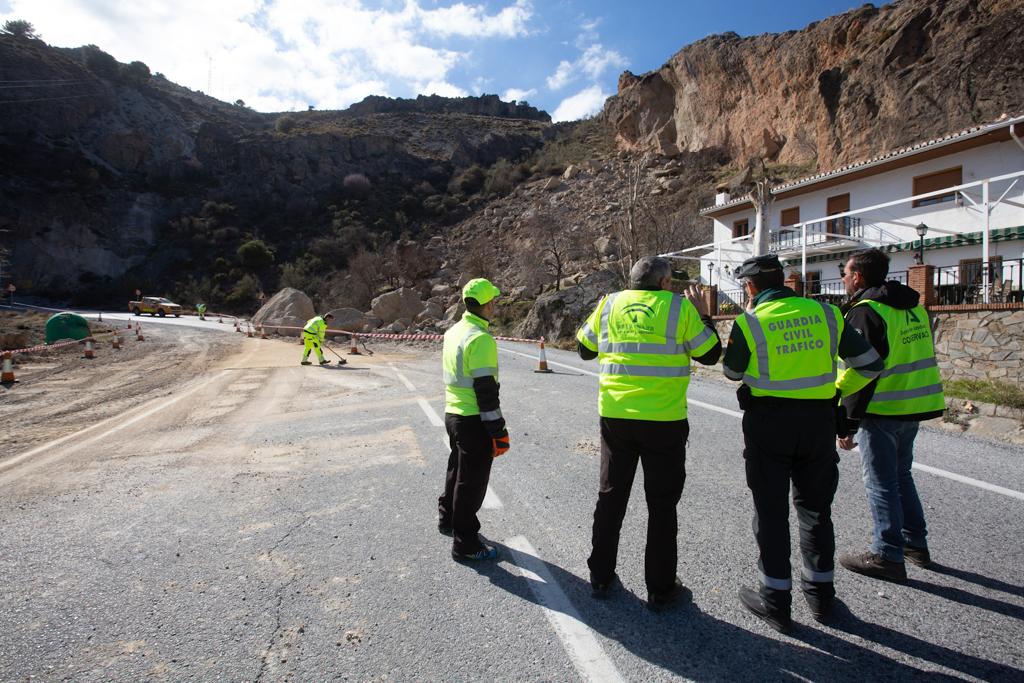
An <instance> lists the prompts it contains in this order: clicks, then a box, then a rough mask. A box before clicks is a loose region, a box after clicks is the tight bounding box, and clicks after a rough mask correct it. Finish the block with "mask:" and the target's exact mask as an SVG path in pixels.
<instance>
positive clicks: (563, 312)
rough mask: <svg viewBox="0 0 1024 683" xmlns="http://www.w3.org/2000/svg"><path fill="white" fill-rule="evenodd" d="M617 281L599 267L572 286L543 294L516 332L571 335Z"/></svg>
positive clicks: (547, 336)
mask: <svg viewBox="0 0 1024 683" xmlns="http://www.w3.org/2000/svg"><path fill="white" fill-rule="evenodd" d="M620 285H621V282H620V280H619V276H618V275H616V274H615V273H614V272H612V271H610V270H599V271H597V272H596V273H591V274H590V275H588V276H586V277H585V278H583V280H581V281H580V283H579V284H578V285H576V286H574V287H570V288H569V289H564V290H562V291H558V292H552V293H550V294H545V295H543V296H541V297H540V298H538V299H537V302H536V303H535V304H534V305H533V308H531V309H530V312H529V313H528V314H527V316H526V319H525V320H524V321H523V322H522V324H520V326H519V328H518V330H517V334H519V335H521V336H523V337H529V338H533V339H535V338H538V337H544V338H545V339H571V338H572V337H574V336H575V335H576V330H577V329H579V326H580V325H581V324H582V323H583V321H584V320H586V318H587V316H588V315H590V312H591V311H592V310H593V309H594V306H596V305H597V302H598V301H599V300H600V299H601V297H602V296H604V295H605V294H608V293H610V292H614V291H615V290H617V289H619V288H620Z"/></svg>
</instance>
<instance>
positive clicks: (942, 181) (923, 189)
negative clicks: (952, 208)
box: [913, 166, 964, 208]
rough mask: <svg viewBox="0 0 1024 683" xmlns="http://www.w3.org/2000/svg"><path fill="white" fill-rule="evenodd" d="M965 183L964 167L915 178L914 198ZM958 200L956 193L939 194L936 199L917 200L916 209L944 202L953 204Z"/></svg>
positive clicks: (915, 202)
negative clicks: (952, 202)
mask: <svg viewBox="0 0 1024 683" xmlns="http://www.w3.org/2000/svg"><path fill="white" fill-rule="evenodd" d="M963 182H964V181H963V167H961V166H957V167H956V168H950V169H946V170H945V171H939V172H938V173H929V174H928V175H919V176H917V177H916V178H914V196H915V197H916V196H917V195H919V194H927V193H928V192H935V191H937V190H942V189H945V188H947V187H956V186H957V185H960V184H962V183H963ZM955 199H956V192H949V193H947V194H939V195H935V196H934V197H928V198H927V199H915V200H914V204H913V205H914V207H915V208H916V207H918V206H930V205H932V204H941V203H943V202H951V201H954V200H955Z"/></svg>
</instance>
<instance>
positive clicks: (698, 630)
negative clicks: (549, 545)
mask: <svg viewBox="0 0 1024 683" xmlns="http://www.w3.org/2000/svg"><path fill="white" fill-rule="evenodd" d="M495 545H497V546H498V547H499V551H500V553H501V555H500V557H501V558H502V559H501V560H499V562H497V563H485V564H481V565H473V567H472V568H473V569H475V570H476V571H478V572H479V573H480V574H481V575H483V576H485V577H487V578H488V579H489V580H490V581H491V582H492V583H493V584H494V585H495V586H497V587H499V588H501V589H502V590H505V591H507V592H509V593H511V594H513V595H516V596H518V597H520V598H522V599H523V600H526V601H528V602H532V603H535V604H542V603H541V601H540V599H538V597H537V595H536V594H535V593H534V590H533V587H532V586H531V582H536V581H537V579H535V578H526V577H524V576H522V575H521V574H520V573H519V571H518V569H515V568H514V565H510V564H508V563H506V561H505V560H507V559H508V558H511V557H513V554H512V552H511V551H510V549H508V548H507V547H504V546H502V545H501V544H500V543H499V544H495ZM539 561H542V560H539ZM544 565H545V566H546V568H547V569H548V571H549V572H550V573H551V575H552V576H553V577H554V579H555V581H556V582H557V583H558V585H559V587H560V588H561V589H562V590H563V591H564V592H565V593H566V595H567V597H568V598H569V601H570V602H571V603H572V605H573V607H574V608H575V609H576V610H577V611H578V612H579V616H580V618H581V619H582V620H583V622H584V623H585V624H586V625H587V626H588V627H590V628H591V629H592V630H593V631H595V632H596V633H598V634H601V635H602V636H605V637H607V638H609V639H611V640H614V641H616V642H618V643H620V644H621V645H622V646H623V647H624V648H626V649H627V650H628V651H629V652H631V653H632V654H634V655H635V656H637V657H640V658H641V659H644V660H646V661H647V662H650V663H651V664H654V665H656V666H658V667H661V668H663V669H665V670H666V671H669V672H671V673H673V674H675V675H678V676H684V677H686V678H690V679H693V680H696V681H726V680H728V681H739V680H744V681H748V680H749V681H753V680H757V681H763V680H776V679H780V678H785V679H793V678H796V679H803V680H828V681H851V682H853V681H857V682H860V681H864V680H870V679H876V680H877V679H880V678H884V679H886V680H915V681H916V680H920V679H921V677H922V675H927V677H928V679H929V681H954V680H961V679H960V678H959V677H957V676H951V675H948V674H942V673H931V672H929V673H928V674H923V672H922V671H921V670H920V669H918V668H916V667H914V666H912V665H909V664H905V663H902V662H899V661H897V660H895V659H893V658H891V657H888V656H886V655H885V654H882V653H880V652H875V651H873V650H871V649H868V648H865V647H862V646H859V645H857V644H855V643H852V642H849V641H847V640H844V639H842V638H839V637H836V636H835V635H832V634H831V633H829V632H828V631H827V630H826V629H825V628H824V627H818V626H817V625H814V626H810V625H806V624H797V625H796V627H795V629H794V633H793V639H787V638H781V639H779V638H769V637H766V636H762V635H759V634H758V633H756V632H754V631H753V630H747V629H746V628H741V627H739V626H735V625H733V624H730V623H728V622H725V621H722V620H720V619H717V618H715V617H713V616H711V615H709V614H706V613H704V612H702V611H701V609H700V606H699V605H697V604H692V603H687V602H685V601H684V603H683V604H681V605H678V606H677V607H676V608H675V609H672V610H668V611H666V612H664V613H653V612H651V611H650V610H648V609H647V608H646V606H645V605H644V603H643V601H642V598H641V597H640V596H637V595H635V594H633V593H631V592H629V591H628V590H626V589H624V588H622V587H621V585H620V587H619V588H618V589H617V590H616V591H615V592H614V593H613V594H612V595H610V596H609V597H608V599H606V600H595V599H594V598H592V597H591V595H590V584H589V582H588V581H586V580H584V579H582V578H580V577H578V576H576V575H575V574H571V573H569V572H567V571H565V570H564V569H562V568H561V567H558V566H556V565H553V564H550V563H547V562H544ZM749 619H750V622H751V623H750V626H751V628H752V629H758V628H760V626H759V625H758V622H757V621H756V619H755V618H754V617H750V618H749ZM832 627H833V628H835V629H837V630H840V631H843V632H845V633H848V634H850V635H854V636H857V637H858V638H862V639H864V640H866V641H870V642H873V643H877V644H878V645H881V646H884V647H887V648H891V649H895V650H898V651H900V652H905V653H907V654H909V655H911V656H913V657H916V658H918V659H922V660H925V661H929V662H932V663H934V664H937V665H939V666H942V667H946V668H948V669H952V670H955V671H959V672H962V673H965V674H969V675H972V676H977V677H981V678H983V679H985V680H989V681H1004V680H1005V681H1011V680H1013V681H1019V680H1021V674H1022V672H1021V671H1020V670H1018V669H1014V668H1012V667H1009V666H1006V665H1003V664H999V663H995V662H990V661H987V660H984V659H980V658H978V657H973V656H970V655H965V654H962V653H960V652H956V651H954V650H951V649H949V648H946V647H943V646H941V645H935V644H933V643H929V642H927V641H924V640H921V639H920V638H916V637H914V636H910V635H907V634H904V633H900V632H898V631H894V630H892V629H889V628H886V627H884V626H881V625H878V624H874V623H871V622H868V621H864V620H862V619H860V618H858V617H857V616H856V615H854V614H853V613H852V612H850V611H849V609H847V608H845V607H844V608H843V609H841V610H840V612H839V614H837V617H836V623H834V624H832ZM808 646H810V647H808Z"/></svg>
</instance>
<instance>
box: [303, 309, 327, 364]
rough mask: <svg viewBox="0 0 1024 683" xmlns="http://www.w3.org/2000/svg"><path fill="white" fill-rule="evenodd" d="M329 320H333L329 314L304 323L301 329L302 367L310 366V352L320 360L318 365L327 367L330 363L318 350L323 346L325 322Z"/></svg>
mask: <svg viewBox="0 0 1024 683" xmlns="http://www.w3.org/2000/svg"><path fill="white" fill-rule="evenodd" d="M330 320H334V316H333V315H331V314H330V313H325V314H323V315H322V316H320V315H318V316H316V317H315V318H310V319H309V321H307V322H306V326H305V327H303V328H302V342H303V347H304V350H303V353H302V365H312V363H310V362H309V352H310V351H316V356H317V358H319V359H320V365H328V364H329V363H330V362H331V361H329V360H324V352H323V351H322V350H321V349H320V347H321V346H323V343H324V339H325V338H326V337H327V322H328V321H330Z"/></svg>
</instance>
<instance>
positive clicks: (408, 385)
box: [388, 363, 416, 391]
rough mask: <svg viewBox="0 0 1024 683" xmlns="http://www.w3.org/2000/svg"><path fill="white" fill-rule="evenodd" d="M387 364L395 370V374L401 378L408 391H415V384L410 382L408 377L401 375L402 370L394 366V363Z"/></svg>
mask: <svg viewBox="0 0 1024 683" xmlns="http://www.w3.org/2000/svg"><path fill="white" fill-rule="evenodd" d="M388 365H390V366H391V369H392V370H394V371H395V374H396V375H398V379H400V380H402V384H404V385H405V388H406V389H408V390H409V391H416V385H415V384H413V383H412V382H410V381H409V378H408V377H406V376H405V375H403V374H402V371H401V370H399V369H398V368H397V367H395V364H394V363H388Z"/></svg>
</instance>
